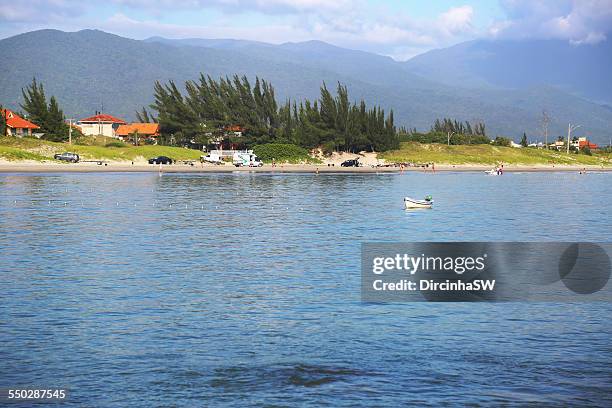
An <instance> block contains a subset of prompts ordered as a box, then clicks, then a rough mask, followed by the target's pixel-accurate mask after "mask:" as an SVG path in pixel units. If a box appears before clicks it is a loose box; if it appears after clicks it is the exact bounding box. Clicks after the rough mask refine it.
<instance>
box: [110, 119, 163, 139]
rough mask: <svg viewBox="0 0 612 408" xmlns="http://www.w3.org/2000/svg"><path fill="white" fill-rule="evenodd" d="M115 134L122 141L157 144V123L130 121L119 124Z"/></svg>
mask: <svg viewBox="0 0 612 408" xmlns="http://www.w3.org/2000/svg"><path fill="white" fill-rule="evenodd" d="M116 135H117V137H118V138H120V139H121V140H123V141H124V142H128V143H132V144H142V143H147V144H157V139H158V138H159V123H130V124H125V125H119V127H118V128H117V132H116Z"/></svg>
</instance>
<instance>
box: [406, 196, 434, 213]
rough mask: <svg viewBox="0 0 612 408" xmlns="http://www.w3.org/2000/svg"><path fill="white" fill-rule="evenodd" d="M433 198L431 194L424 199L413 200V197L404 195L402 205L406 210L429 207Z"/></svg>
mask: <svg viewBox="0 0 612 408" xmlns="http://www.w3.org/2000/svg"><path fill="white" fill-rule="evenodd" d="M432 206H433V200H432V199H431V196H427V197H425V199H424V200H415V199H414V198H410V197H404V207H405V208H406V209H407V210H408V209H411V208H431V207H432Z"/></svg>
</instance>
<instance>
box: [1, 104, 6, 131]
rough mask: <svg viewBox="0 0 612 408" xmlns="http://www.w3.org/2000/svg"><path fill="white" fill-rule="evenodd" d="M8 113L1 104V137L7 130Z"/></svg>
mask: <svg viewBox="0 0 612 408" xmlns="http://www.w3.org/2000/svg"><path fill="white" fill-rule="evenodd" d="M5 115H6V113H5V112H4V108H3V107H2V105H0V137H2V136H4V132H6V118H5Z"/></svg>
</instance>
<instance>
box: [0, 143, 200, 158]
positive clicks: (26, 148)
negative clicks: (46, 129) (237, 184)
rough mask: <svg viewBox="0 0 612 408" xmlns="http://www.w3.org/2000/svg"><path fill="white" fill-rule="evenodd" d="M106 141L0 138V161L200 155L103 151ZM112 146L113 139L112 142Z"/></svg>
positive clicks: (173, 150)
mask: <svg viewBox="0 0 612 408" xmlns="http://www.w3.org/2000/svg"><path fill="white" fill-rule="evenodd" d="M107 139H108V138H96V140H93V139H84V140H81V141H79V143H82V144H73V145H69V144H68V143H55V142H48V141H45V140H38V139H33V138H23V139H20V138H16V137H6V138H4V137H2V138H0V159H4V160H11V161H14V160H36V161H44V160H53V155H54V154H56V153H62V152H73V153H77V154H79V155H80V156H81V159H82V160H117V161H119V160H124V161H132V160H134V161H139V160H144V159H148V158H151V157H155V156H168V157H171V158H173V159H175V160H195V159H198V158H199V157H200V155H201V152H199V151H197V150H193V149H184V148H181V147H169V146H138V147H135V146H124V147H105V146H104V145H105V144H106V143H108V142H110V140H107ZM112 141H115V142H116V139H112Z"/></svg>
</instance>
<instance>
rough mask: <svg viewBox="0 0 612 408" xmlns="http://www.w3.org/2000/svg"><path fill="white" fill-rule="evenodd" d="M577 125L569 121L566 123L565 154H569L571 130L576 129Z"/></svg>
mask: <svg viewBox="0 0 612 408" xmlns="http://www.w3.org/2000/svg"><path fill="white" fill-rule="evenodd" d="M579 127H580V125H572V124H571V123H568V124H567V154H569V147H570V136H571V135H572V131H573V130H576V129H578V128H579Z"/></svg>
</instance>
